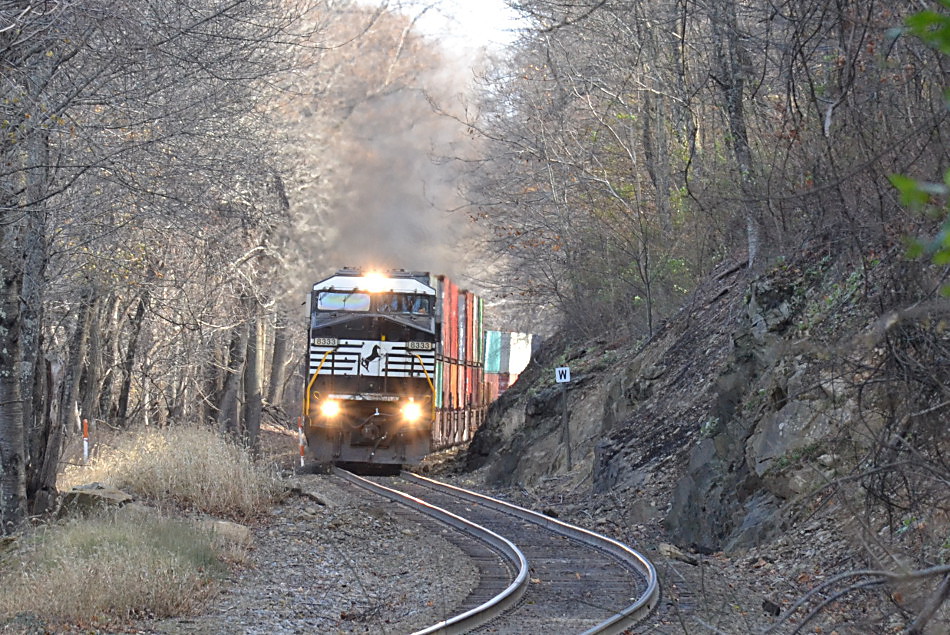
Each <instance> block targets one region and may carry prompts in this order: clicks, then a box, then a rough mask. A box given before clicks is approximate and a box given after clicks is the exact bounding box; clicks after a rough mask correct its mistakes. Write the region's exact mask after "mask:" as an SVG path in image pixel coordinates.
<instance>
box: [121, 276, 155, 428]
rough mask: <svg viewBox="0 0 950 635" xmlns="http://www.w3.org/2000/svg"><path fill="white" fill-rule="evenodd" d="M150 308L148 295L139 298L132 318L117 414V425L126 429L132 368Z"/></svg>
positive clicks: (123, 364)
mask: <svg viewBox="0 0 950 635" xmlns="http://www.w3.org/2000/svg"><path fill="white" fill-rule="evenodd" d="M147 306H148V294H144V295H142V296H140V297H139V303H138V306H137V307H136V309H135V315H134V316H133V317H132V322H131V327H132V333H131V334H130V335H129V344H128V348H126V350H125V359H124V360H123V361H122V389H121V391H120V392H119V406H118V410H117V412H116V425H118V426H122V427H124V426H125V425H126V423H128V422H127V421H126V417H127V416H128V411H129V394H130V393H131V391H132V369H133V368H132V367H133V366H134V364H135V352H136V347H137V345H138V339H139V333H140V332H141V331H142V323H143V322H144V320H145V310H146V308H147Z"/></svg>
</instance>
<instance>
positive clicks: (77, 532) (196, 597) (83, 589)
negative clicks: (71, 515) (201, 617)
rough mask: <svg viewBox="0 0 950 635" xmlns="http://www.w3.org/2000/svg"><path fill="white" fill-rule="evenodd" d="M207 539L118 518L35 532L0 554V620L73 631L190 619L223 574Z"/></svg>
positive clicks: (166, 523) (191, 531)
mask: <svg viewBox="0 0 950 635" xmlns="http://www.w3.org/2000/svg"><path fill="white" fill-rule="evenodd" d="M212 538H213V536H212V534H211V533H210V532H207V531H201V530H199V529H198V528H197V527H195V526H194V525H193V524H192V523H185V522H179V521H174V520H170V519H168V518H165V517H162V516H159V515H157V514H154V513H153V514H148V517H147V518H146V517H142V514H141V513H140V514H135V515H133V514H130V513H128V512H124V511H120V513H117V514H103V515H99V516H92V517H86V518H78V519H71V520H69V521H66V522H63V523H61V524H56V525H51V526H48V527H44V528H41V529H38V530H37V531H36V532H35V533H34V534H32V535H31V536H30V537H27V538H22V539H21V540H20V542H19V543H18V545H17V547H16V548H15V549H14V550H13V551H12V552H10V553H7V554H5V555H4V563H3V568H2V573H0V614H2V616H3V618H4V619H5V620H10V619H11V618H14V616H19V619H20V620H22V619H23V617H24V615H35V616H40V617H42V619H43V620H49V621H51V622H58V623H69V624H74V625H76V624H83V623H109V622H116V621H118V620H123V619H129V618H133V617H142V616H157V617H166V616H172V615H181V614H187V613H190V612H193V611H194V610H195V609H196V608H198V607H199V606H201V605H202V604H203V603H204V601H205V600H206V599H207V598H208V597H209V596H210V595H211V594H212V593H213V592H214V591H215V586H216V585H215V580H216V578H217V576H218V574H219V573H221V572H223V571H224V565H223V564H222V563H221V561H220V560H219V558H218V556H217V555H216V553H215V551H214V548H213V546H212Z"/></svg>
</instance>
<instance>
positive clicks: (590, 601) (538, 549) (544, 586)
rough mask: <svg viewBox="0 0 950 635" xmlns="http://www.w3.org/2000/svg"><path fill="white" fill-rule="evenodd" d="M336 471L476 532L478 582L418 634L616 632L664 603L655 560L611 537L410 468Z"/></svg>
mask: <svg viewBox="0 0 950 635" xmlns="http://www.w3.org/2000/svg"><path fill="white" fill-rule="evenodd" d="M336 473H337V474H339V475H340V476H342V477H344V478H346V479H347V480H349V481H351V482H353V483H356V484H358V485H360V486H361V487H364V488H367V489H371V490H372V491H374V492H376V493H378V494H381V495H383V496H386V497H387V498H390V499H392V500H396V501H398V502H400V503H403V504H404V505H406V506H407V507H409V508H411V509H414V510H415V511H419V512H422V513H425V514H428V515H429V516H432V517H435V518H436V519H438V520H439V521H440V522H443V523H446V524H449V525H451V526H452V527H454V528H456V529H457V530H459V531H460V532H463V533H464V534H466V535H468V536H472V537H474V538H475V539H476V540H475V541H471V540H469V541H467V543H468V546H467V547H466V551H467V553H469V555H470V557H473V558H474V560H475V562H476V563H477V565H478V567H479V570H480V575H481V580H480V584H479V586H478V588H477V589H476V590H475V591H474V592H473V593H472V594H471V595H470V596H469V598H468V599H467V600H466V602H465V603H464V605H463V606H461V607H458V608H457V609H456V610H457V611H458V614H457V615H456V616H455V617H452V618H450V619H446V620H444V621H443V622H440V623H438V624H434V625H433V626H431V627H429V628H427V629H424V630H422V631H419V633H461V632H471V631H473V630H480V631H484V632H498V633H509V632H538V633H540V632H549V633H559V634H560V633H585V634H586V633H619V632H622V631H623V630H625V629H627V628H630V627H631V626H632V625H633V624H635V623H636V622H637V621H639V620H640V619H642V618H643V617H645V616H646V615H647V614H648V613H649V612H650V611H651V610H652V608H653V607H654V606H655V605H656V603H657V602H658V601H659V586H658V584H657V579H656V570H655V569H654V567H653V565H652V564H651V563H650V562H649V561H648V560H646V558H644V557H643V556H642V555H640V554H639V553H637V552H636V551H634V550H632V549H630V548H629V547H626V546H625V545H622V544H620V543H618V542H616V541H614V540H611V539H610V538H607V537H605V536H600V535H598V534H594V533H592V532H589V531H587V530H584V529H581V528H579V527H575V526H573V525H569V524H567V523H563V522H560V521H558V520H555V519H553V518H550V517H548V516H544V515H542V514H538V513H536V512H533V511H530V510H527V509H524V508H521V507H517V506H515V505H511V504H509V503H505V502H503V501H499V500H497V499H493V498H490V497H487V496H483V495H481V494H477V493H475V492H470V491H468V490H463V489H460V488H456V487H452V486H449V485H446V484H443V483H439V482H437V481H433V480H431V479H426V478H423V477H419V476H416V475H413V474H409V473H405V472H404V473H402V475H401V478H398V479H389V480H387V481H386V485H385V486H384V485H382V484H380V483H379V482H376V481H369V480H366V479H362V478H360V477H357V476H355V475H352V474H350V473H348V472H343V471H342V470H338V471H337V472H336ZM486 549H489V550H490V552H491V553H490V554H486V553H485V550H486Z"/></svg>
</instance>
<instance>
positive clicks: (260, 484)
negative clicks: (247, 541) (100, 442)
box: [58, 426, 282, 519]
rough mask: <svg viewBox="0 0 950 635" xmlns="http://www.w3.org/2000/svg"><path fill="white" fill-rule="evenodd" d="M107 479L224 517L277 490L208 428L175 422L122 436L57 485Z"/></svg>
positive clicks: (272, 478) (263, 501)
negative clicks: (158, 428) (169, 426)
mask: <svg viewBox="0 0 950 635" xmlns="http://www.w3.org/2000/svg"><path fill="white" fill-rule="evenodd" d="M96 481H98V482H102V483H108V484H110V485H112V486H114V487H117V488H119V489H122V490H124V491H127V492H129V493H130V494H133V495H135V496H138V497H140V498H144V499H147V500H149V501H152V502H155V503H158V504H171V505H174V506H177V507H182V508H185V509H188V510H193V511H199V512H202V513H206V514H211V515H214V516H223V517H228V518H237V519H242V518H249V517H251V516H254V515H257V514H260V513H261V512H262V511H264V510H266V509H267V508H269V506H270V504H271V503H272V502H273V501H274V500H275V498H276V497H277V496H278V494H279V493H280V492H281V491H282V485H281V482H280V479H279V478H278V476H277V474H276V472H275V471H274V470H273V469H271V468H268V467H266V466H263V465H260V464H258V463H256V462H255V461H254V460H253V459H252V458H251V456H250V455H249V454H248V453H247V452H246V451H245V450H244V449H242V448H241V447H239V446H237V445H235V444H233V443H231V442H228V441H226V440H225V439H222V438H221V437H220V436H219V435H218V434H216V433H215V432H214V431H213V430H210V429H207V428H200V427H187V426H177V427H171V428H166V429H164V430H156V429H154V428H150V429H146V430H142V431H139V432H135V433H130V434H126V435H124V436H122V437H120V438H119V439H118V441H117V443H116V444H115V445H114V446H113V447H109V448H103V449H102V451H101V453H100V454H99V456H98V457H97V458H96V459H95V460H94V461H93V462H92V464H90V465H89V466H85V467H80V466H72V467H70V468H68V469H67V470H66V472H65V473H64V474H63V475H62V476H61V477H60V480H59V483H58V485H59V489H60V490H65V489H69V487H72V486H75V485H79V484H83V483H90V482H96Z"/></svg>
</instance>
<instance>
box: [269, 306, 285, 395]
mask: <svg viewBox="0 0 950 635" xmlns="http://www.w3.org/2000/svg"><path fill="white" fill-rule="evenodd" d="M286 381H287V318H286V316H284V315H283V314H282V313H281V314H278V315H277V320H276V322H275V325H274V350H273V353H272V354H271V368H270V383H269V384H268V390H267V403H268V404H269V405H270V406H272V407H275V408H279V407H281V406H282V405H283V401H284V384H285V383H286Z"/></svg>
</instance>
